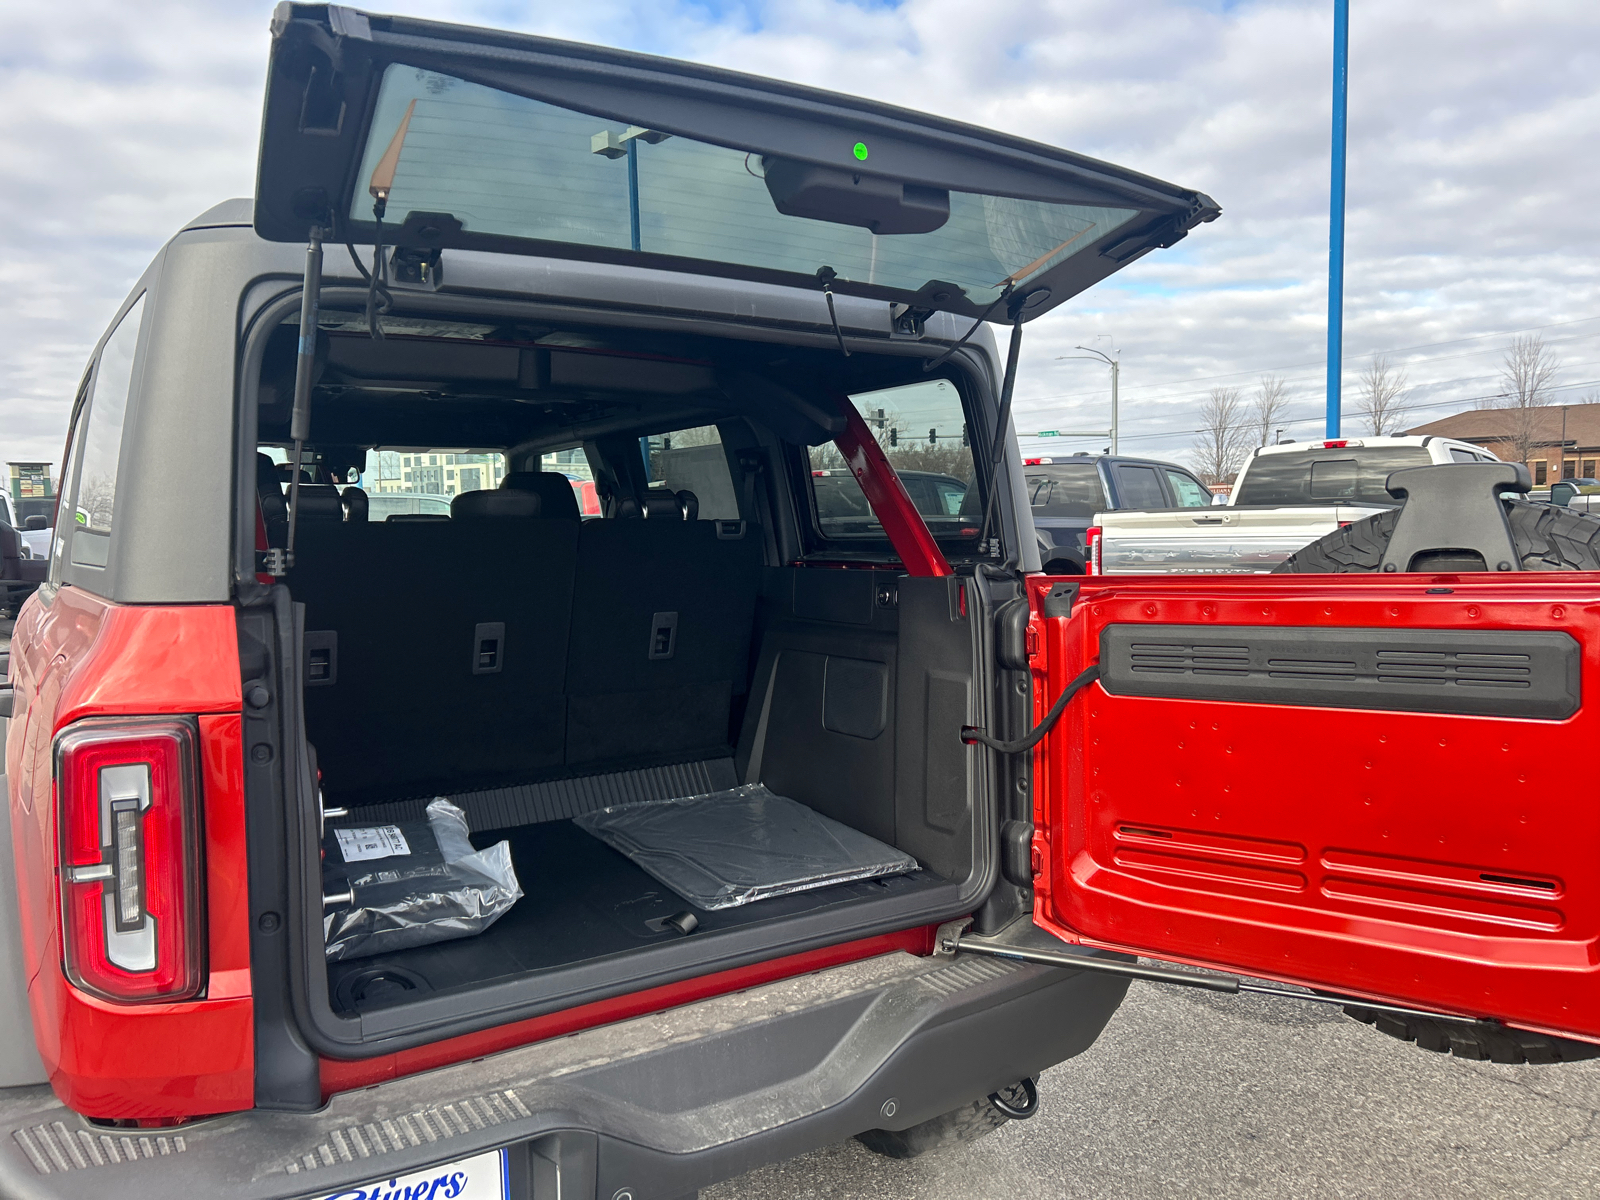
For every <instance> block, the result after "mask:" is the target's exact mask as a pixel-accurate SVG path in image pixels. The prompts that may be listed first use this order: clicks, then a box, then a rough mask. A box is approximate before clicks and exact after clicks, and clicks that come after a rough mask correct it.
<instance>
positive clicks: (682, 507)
mask: <svg viewBox="0 0 1600 1200" xmlns="http://www.w3.org/2000/svg"><path fill="white" fill-rule="evenodd" d="M639 515H640V516H642V517H644V518H646V519H647V520H652V521H693V520H696V519H697V518H698V517H699V515H700V500H699V497H697V496H696V495H695V494H694V493H693V492H691V491H689V490H688V489H687V488H685V489H684V490H683V491H680V492H669V491H667V489H666V488H651V489H650V490H649V491H647V492H645V494H644V504H643V506H642V509H641V511H640V514H639Z"/></svg>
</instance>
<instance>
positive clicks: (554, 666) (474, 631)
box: [289, 473, 761, 803]
mask: <svg viewBox="0 0 1600 1200" xmlns="http://www.w3.org/2000/svg"><path fill="white" fill-rule="evenodd" d="M530 475H533V473H530ZM551 479H553V480H556V481H559V484H560V487H559V489H557V488H555V487H552V486H550V485H549V483H548V482H547V481H548V480H551ZM305 490H306V489H304V488H302V498H303V497H304V493H305ZM329 490H330V491H331V490H332V489H331V488H330V489H329ZM507 492H511V493H522V494H520V495H507V494H506V493H507ZM563 500H565V501H566V503H562V501H563ZM530 502H533V503H531V504H530ZM320 507H327V506H325V505H324V506H320ZM551 510H554V511H555V513H556V514H557V515H555V516H549V515H544V514H548V513H549V512H550V511H551ZM533 511H537V512H539V513H541V515H539V516H530V515H527V514H528V513H530V512H533ZM452 512H453V514H454V515H453V516H452V517H451V518H450V519H448V520H439V521H426V522H394V521H383V522H372V523H370V524H369V523H362V522H360V521H359V520H350V521H345V522H340V521H336V520H316V519H312V520H308V521H304V522H302V523H301V525H300V528H299V530H298V532H297V534H296V550H295V566H294V569H293V571H292V572H291V574H290V578H289V583H290V587H291V589H292V591H293V594H294V597H295V599H296V600H299V601H301V602H303V603H304V604H305V605H306V621H305V628H306V631H307V634H306V647H307V674H308V676H311V675H314V674H316V673H317V672H318V671H322V672H323V678H321V679H317V678H308V679H307V686H306V692H305V696H306V723H307V728H308V730H309V732H310V735H311V739H312V741H313V742H314V743H315V745H316V746H317V750H318V755H319V764H320V766H321V768H322V772H323V780H324V786H325V787H326V789H327V791H328V793H329V795H330V796H333V797H337V798H338V799H339V800H341V801H353V802H356V803H360V802H362V801H364V800H372V801H377V800H396V799H402V798H407V797H410V796H416V795H424V794H427V793H428V792H430V791H432V790H435V789H438V790H443V789H445V788H449V789H450V790H453V791H454V790H460V789H461V788H463V787H471V786H474V785H475V784H478V783H484V784H489V783H500V782H508V781H512V780H517V779H526V778H529V777H534V776H537V775H539V774H542V773H549V772H550V771H552V770H553V769H556V768H560V767H562V766H581V765H583V764H587V763H596V762H600V761H604V760H629V759H640V758H649V757H656V758H659V757H660V756H662V755H664V754H671V755H674V756H676V755H678V754H680V753H681V754H683V755H684V756H685V757H692V756H695V755H697V754H700V753H702V752H706V751H721V752H722V753H726V752H727V747H728V745H729V744H730V740H731V739H730V734H729V723H730V717H731V714H732V713H733V712H734V711H740V710H742V705H741V709H739V710H736V709H735V707H734V705H735V703H736V697H737V696H739V695H741V694H742V693H743V691H744V689H745V681H746V677H747V674H748V670H747V665H748V656H749V653H750V640H751V635H752V626H753V623H754V613H755V603H756V594H757V591H758V588H759V582H760V568H761V548H760V547H761V543H760V541H759V539H757V538H755V537H753V536H751V535H750V534H749V533H748V532H746V527H745V526H744V525H743V524H741V523H737V522H717V521H694V520H689V521H685V520H683V519H682V516H681V514H679V513H676V512H675V513H674V514H673V515H672V516H669V517H666V518H661V517H657V518H653V519H638V518H635V519H631V520H600V521H588V522H584V523H582V525H581V527H580V523H579V520H578V509H577V505H576V502H575V500H574V499H573V496H572V489H571V487H570V485H569V484H568V482H567V481H566V480H565V479H564V478H563V477H561V476H545V477H533V478H528V479H521V478H518V477H516V476H512V477H511V478H510V479H508V481H507V484H506V485H504V486H503V490H502V491H500V492H482V493H464V494H463V495H461V496H458V497H457V498H456V500H455V502H454V503H453V504H452ZM495 626H501V627H503V638H502V640H500V641H499V644H498V645H497V646H496V647H495V648H494V649H493V653H494V654H495V655H496V656H497V658H496V660H495V663H493V664H490V666H491V669H487V670H485V669H483V665H484V664H481V663H480V662H479V656H480V651H481V650H482V647H481V646H480V640H481V639H482V638H485V637H488V638H493V637H495V636H496V635H497V633H498V632H499V631H498V630H497V629H495V628H494V627H495ZM484 627H488V628H484ZM475 667H477V668H479V670H478V671H477V673H475V671H474V668H475Z"/></svg>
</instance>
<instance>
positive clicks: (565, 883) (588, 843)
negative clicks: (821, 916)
mask: <svg viewBox="0 0 1600 1200" xmlns="http://www.w3.org/2000/svg"><path fill="white" fill-rule="evenodd" d="M501 838H505V839H507V840H508V841H510V843H511V852H512V858H513V860H514V862H515V863H516V868H517V879H518V881H519V882H520V883H521V885H522V890H523V897H522V899H521V900H519V901H517V903H516V904H515V905H514V906H513V907H512V909H511V911H510V912H508V913H507V914H506V915H505V916H503V917H501V918H500V920H499V921H498V922H496V923H495V924H494V925H492V926H490V927H489V929H488V930H487V931H485V932H484V933H481V934H479V935H478V936H476V937H472V938H462V939H460V940H458V941H453V942H441V943H440V944H438V945H436V946H423V947H420V948H418V949H415V950H406V951H402V952H400V953H398V954H389V955H381V956H379V957H376V958H364V959H356V960H354V961H351V962H338V963H329V964H328V984H329V992H330V999H331V1001H332V1003H333V1006H334V1008H335V1009H337V1010H339V1011H341V1012H359V1011H367V1010H371V1009H374V1008H380V1007H388V1006H390V1005H393V1004H403V1003H404V1002H405V1001H406V999H407V997H408V996H411V995H414V994H416V993H418V992H446V991H455V990H457V989H465V988H471V987H473V986H476V985H480V984H484V983H488V982H490V981H492V980H496V979H503V978H506V977H508V976H514V975H523V974H528V973H533V972H538V971H542V970H549V969H551V968H554V967H562V966H567V965H569V964H571V963H575V962H583V961H586V960H590V959H596V958H604V957H608V956H611V955H617V954H626V953H627V952H628V951H629V950H633V949H636V948H639V947H642V946H650V945H655V944H657V943H660V942H669V941H675V940H683V939H684V937H685V935H683V934H680V933H678V932H677V931H675V930H672V929H663V928H661V927H660V923H661V921H662V920H663V919H665V918H667V917H671V916H673V915H675V914H677V913H681V912H685V911H693V912H694V915H695V917H696V918H697V919H698V921H699V927H698V928H697V929H696V930H695V931H694V932H693V933H691V934H689V935H687V936H688V937H690V938H695V939H704V938H707V937H715V936H716V935H717V933H718V932H719V931H723V930H728V929H734V928H739V927H743V926H749V925H754V924H760V923H761V922H763V921H771V920H775V919H777V918H780V917H787V916H792V915H794V914H796V913H807V912H817V911H820V910H823V909H827V908H830V907H842V906H845V905H848V904H850V903H851V902H852V901H856V900H861V899H865V898H868V897H881V896H884V895H888V894H907V893H910V892H913V891H917V890H922V889H927V888H933V887H939V886H943V881H942V880H940V879H939V878H938V877H937V876H935V875H933V874H931V873H929V872H927V871H918V872H915V873H913V874H910V875H895V876H889V877H886V878H883V879H870V880H864V881H861V882H858V883H846V884H840V885H838V886H836V887H828V888H820V889H818V890H817V891H813V892H802V893H800V894H798V895H792V896H779V897H776V898H774V899H771V900H762V901H758V902H756V903H754V904H747V905H744V906H742V907H739V908H729V909H723V910H721V911H719V912H704V911H700V910H697V909H693V907H692V906H691V905H690V904H689V903H688V902H687V901H685V900H683V899H682V898H681V897H679V896H677V895H675V894H674V893H672V892H671V891H669V890H668V889H667V888H665V887H664V886H662V885H661V884H660V883H658V882H656V881H655V880H654V879H652V878H651V877H650V876H649V875H647V874H645V873H644V872H643V871H641V870H640V869H639V868H638V867H636V866H634V865H633V863H632V862H630V861H629V860H628V859H627V858H625V857H624V856H623V855H621V854H618V853H617V852H616V851H615V850H613V849H611V848H610V847H609V846H607V845H606V844H605V843H603V842H601V841H600V840H599V839H598V838H595V837H592V836H590V835H589V834H587V833H585V832H584V831H583V830H581V829H579V828H578V827H577V826H575V825H574V824H573V823H572V822H571V821H552V822H546V823H544V824H539V825H527V826H521V827H519V828H516V829H507V830H489V831H485V832H483V833H474V834H473V835H472V840H473V843H474V844H475V845H477V846H479V847H482V846H486V845H489V844H491V843H493V842H496V841H499V840H500V839H501Z"/></svg>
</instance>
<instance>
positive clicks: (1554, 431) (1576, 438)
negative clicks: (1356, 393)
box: [1406, 404, 1600, 487]
mask: <svg viewBox="0 0 1600 1200" xmlns="http://www.w3.org/2000/svg"><path fill="white" fill-rule="evenodd" d="M1532 419H1533V422H1534V424H1533V432H1534V434H1535V437H1534V449H1533V452H1532V453H1531V454H1530V455H1529V456H1528V460H1527V466H1528V473H1529V474H1530V475H1532V476H1533V486H1534V487H1548V486H1549V485H1550V484H1552V483H1554V482H1555V481H1556V480H1558V479H1573V478H1589V479H1594V478H1600V470H1597V468H1600V404H1551V405H1549V406H1547V407H1545V408H1542V409H1539V410H1538V411H1537V412H1536V413H1535V414H1534V415H1533V418H1532ZM1510 421H1511V417H1510V414H1508V413H1507V412H1506V410H1504V409H1496V408H1471V409H1468V410H1467V411H1465V412H1458V413H1456V414H1455V415H1454V416H1449V417H1443V418H1441V419H1440V420H1437V421H1429V422H1428V423H1427V424H1426V425H1418V426H1416V427H1415V428H1413V429H1408V430H1406V432H1407V433H1420V434H1433V435H1434V436H1436V437H1452V438H1459V439H1460V440H1461V441H1463V442H1472V443H1474V444H1475V445H1479V446H1482V447H1484V449H1486V450H1488V451H1489V453H1491V454H1493V455H1494V456H1495V457H1496V458H1501V459H1505V460H1506V461H1507V462H1511V461H1514V460H1515V459H1516V457H1517V454H1516V451H1515V450H1514V449H1513V448H1512V446H1511V443H1510V442H1509V441H1508V440H1507V439H1508V430H1509V427H1510ZM1563 441H1565V443H1566V445H1565V449H1564V450H1563V447H1562V442H1563Z"/></svg>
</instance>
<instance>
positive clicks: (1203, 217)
mask: <svg viewBox="0 0 1600 1200" xmlns="http://www.w3.org/2000/svg"><path fill="white" fill-rule="evenodd" d="M1218 211H1219V210H1218V208H1217V206H1216V204H1215V203H1214V202H1213V201H1212V200H1211V199H1210V198H1209V197H1206V196H1204V195H1201V194H1200V193H1198V192H1193V191H1189V190H1187V189H1184V188H1179V187H1175V186H1173V185H1172V184H1167V183H1162V182H1161V181H1160V180H1156V179H1151V178H1149V177H1147V176H1144V175H1140V174H1138V173H1137V172H1134V171H1129V170H1126V169H1124V168H1121V167H1116V166H1112V165H1110V164H1108V163H1102V162H1098V161H1096V160H1094V159H1091V158H1086V157H1084V156H1082V155H1078V154H1072V153H1069V152H1067V151H1064V150H1058V149H1055V148H1053V147H1050V146H1044V145H1040V144H1038V143H1036V142H1029V141H1025V140H1024V139H1021V138H1015V137H1011V136H1008V135H1005V134H998V133H993V132H990V131H988V130H984V129H978V128H976V127H974V126H970V125H963V124H961V123H959V122H956V121H949V120H945V119H943V118H940V117H933V116H929V115H927V114H926V113H921V112H915V111H912V110H909V109H903V108H896V107H894V106H892V105H887V104H880V103H877V102H874V101H868V100H860V99H856V98H853V97H849V96H843V95H839V94H836V93H832V92H824V91H820V90H817V89H815V88H806V87H799V86H796V85H793V84H787V83H779V82H775V81H773V80H770V79H762V78H758V77H756V76H752V75H744V74H740V73H738V72H734V71H725V70H720V69H717V68H713V67H705V66H700V65H696V64H693V63H683V62H676V61H673V60H670V59H663V58H654V57H650V56H648V55H642V54H631V53H626V52H623V51H617V50H609V49H605V48H602V47H596V46H585V45H579V44H575V43H572V42H559V41H553V40H551V39H549V38H539V37H530V36H525V35H520V34H509V33H499V32H496V31H493V30H486V29H471V28H467V27H464V26H459V25H445V24H440V23H437V22H430V21H418V20H412V19H409V18H403V17H385V16H377V15H372V14H367V13H361V12H357V11H355V10H354V9H346V8H340V7H338V6H327V7H323V6H319V5H299V4H287V3H284V4H280V5H279V6H278V10H277V14H276V16H275V17H274V20H273V44H272V60H271V64H270V67H269V71H268V81H267V98H266V107H265V112H264V116H263V127H262V136H261V158H260V162H259V166H258V173H257V180H256V197H255V227H256V230H257V232H258V233H260V234H261V236H262V237H265V238H268V239H271V240H274V241H291V242H293V241H304V240H306V238H307V236H308V233H309V231H310V229H311V227H312V226H313V225H320V226H323V227H324V228H325V235H327V236H328V237H329V240H333V241H350V242H357V243H362V244H368V245H370V244H371V243H372V241H373V239H374V237H376V236H378V234H379V229H378V226H377V223H376V222H377V220H378V218H380V217H381V219H382V221H383V222H384V224H383V227H382V238H383V241H384V244H386V245H395V244H399V245H402V246H407V247H413V248H420V249H424V250H428V249H433V248H440V247H444V248H452V247H454V248H462V249H477V250H489V251H500V252H505V253H515V254H532V255H543V256H547V257H561V258H576V259H588V260H592V261H598V262H610V263H623V264H631V265H636V266H646V267H660V268H665V269H668V270H674V271H688V272H697V273H701V274H709V275H720V276H724V277H730V278H741V279H751V280H757V281H767V282H776V283H787V284H795V285H804V286H809V287H813V288H815V287H818V286H819V276H818V272H819V271H823V272H824V275H823V277H824V278H830V277H831V278H833V281H834V282H833V286H834V288H835V290H837V291H840V292H851V293H854V294H857V295H862V296H871V297H877V298H881V299H884V300H888V301H891V302H903V303H907V304H911V305H912V306H913V307H916V308H920V309H925V310H946V311H951V312H957V313H965V314H967V315H972V316H976V315H978V314H980V313H983V312H984V311H985V310H986V309H987V308H988V306H989V305H990V304H991V302H993V301H995V300H996V299H998V298H999V297H1000V296H1001V295H1002V293H1003V290H1004V288H1005V287H1006V286H1007V285H1008V284H1014V285H1016V286H1018V287H1020V288H1022V289H1024V290H1026V291H1028V292H1030V293H1031V295H1030V297H1029V301H1028V305H1027V307H1026V310H1025V313H1024V315H1025V316H1026V317H1027V318H1030V319H1031V318H1032V317H1034V316H1037V315H1039V314H1040V313H1043V312H1046V311H1048V310H1049V309H1050V308H1052V307H1054V306H1055V305H1057V304H1060V303H1061V302H1062V301H1064V300H1066V299H1068V298H1069V297H1071V296H1073V295H1076V294H1077V293H1078V292H1081V291H1082V290H1083V289H1084V288H1086V287H1089V286H1090V285H1091V284H1093V283H1095V282H1097V281H1098V280H1100V279H1103V278H1104V277H1105V276H1107V275H1109V274H1111V273H1112V272H1114V271H1116V270H1118V269H1120V268H1121V267H1123V266H1125V265H1126V264H1127V263H1130V262H1132V261H1133V260H1134V259H1136V258H1138V257H1139V256H1140V255H1142V254H1144V253H1145V252H1146V251H1148V250H1150V249H1152V248H1154V247H1156V246H1167V245H1171V244H1172V243H1173V242H1175V241H1177V240H1178V239H1179V238H1181V237H1183V236H1184V234H1185V233H1186V232H1187V231H1188V230H1189V229H1190V228H1191V227H1192V226H1194V225H1195V224H1198V223H1199V222H1201V221H1209V220H1212V219H1213V218H1215V217H1216V215H1217V213H1218ZM329 227H331V234H326V230H327V229H328V228H329ZM827 272H832V273H833V275H832V276H829V275H828V274H827ZM996 315H997V316H998V317H999V318H1001V319H1004V317H1005V314H1004V312H1003V311H999V312H997V314H996Z"/></svg>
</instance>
